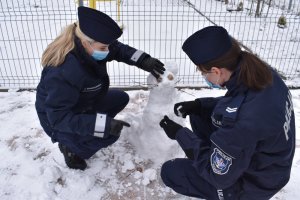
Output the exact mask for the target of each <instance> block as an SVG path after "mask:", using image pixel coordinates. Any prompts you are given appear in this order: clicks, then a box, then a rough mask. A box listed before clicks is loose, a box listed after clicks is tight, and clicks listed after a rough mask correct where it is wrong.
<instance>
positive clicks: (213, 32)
mask: <svg viewBox="0 0 300 200" xmlns="http://www.w3.org/2000/svg"><path fill="white" fill-rule="evenodd" d="M182 48H183V50H184V51H185V53H186V54H187V55H188V56H189V58H190V59H191V60H192V61H193V63H194V64H195V65H196V66H197V69H198V70H199V71H200V72H201V73H202V75H203V76H204V78H205V80H206V81H207V83H208V84H209V85H210V86H211V87H213V88H226V89H227V93H226V94H225V96H222V97H218V98H199V99H196V100H194V101H188V102H179V103H177V104H175V106H174V112H175V114H176V115H177V116H182V117H186V116H187V115H189V117H190V122H191V126H192V129H193V130H192V131H191V130H189V129H187V128H184V127H182V126H181V125H179V124H177V123H176V122H174V121H172V120H171V119H169V118H168V117H167V116H165V117H164V119H162V120H161V122H160V125H161V127H162V128H163V129H164V130H165V132H166V134H167V135H168V136H169V137H170V138H171V139H174V140H177V141H178V143H179V145H180V146H181V147H182V149H183V150H184V152H185V153H186V155H187V158H178V159H174V160H171V161H167V162H166V163H164V165H163V166H162V169H161V177H162V180H163V181H164V183H165V184H166V185H167V186H169V187H171V188H172V189H173V190H175V191H176V192H178V193H180V194H183V195H187V196H192V197H199V198H203V199H209V200H212V199H220V200H221V199H222V200H223V199H225V200H228V199H243V200H251V199H253V200H265V199H270V198H271V197H272V196H274V195H275V194H276V193H277V192H278V191H279V190H280V189H282V188H283V187H284V186H285V185H286V184H287V183H288V181H289V178H290V173H291V167H292V161H293V157H294V151H295V116H294V112H293V103H292V96H291V93H290V92H289V90H288V88H287V86H286V85H285V84H284V82H283V81H282V79H281V78H280V76H279V75H278V73H277V72H276V71H275V70H274V69H272V68H271V67H269V66H268V65H267V64H266V63H265V62H263V61H262V60H261V59H259V58H258V57H257V56H255V55H254V54H253V53H251V51H250V50H248V49H245V50H242V49H241V44H240V43H238V42H237V41H236V40H235V39H234V38H232V37H231V36H230V35H229V34H228V32H227V31H226V30H225V29H224V28H223V27H218V26H212V27H206V28H204V29H202V30H200V31H197V32H196V33H194V34H193V35H192V36H190V37H189V38H188V39H187V40H186V41H185V42H184V44H183V47H182Z"/></svg>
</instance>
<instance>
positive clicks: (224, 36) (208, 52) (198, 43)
mask: <svg viewBox="0 0 300 200" xmlns="http://www.w3.org/2000/svg"><path fill="white" fill-rule="evenodd" d="M231 46H232V42H231V37H230V35H229V34H228V32H227V31H226V29H225V28H223V27H221V26H208V27H206V28H203V29H201V30H199V31H197V32H196V33H194V34H193V35H191V36H190V37H189V38H188V39H186V40H185V42H184V43H183V45H182V50H183V51H184V52H185V53H186V54H187V55H188V57H189V58H190V59H191V60H192V61H193V63H194V64H195V65H200V64H205V63H208V62H210V61H212V60H214V59H216V58H219V57H221V56H222V55H224V54H225V53H226V52H227V51H228V50H229V49H230V48H231Z"/></svg>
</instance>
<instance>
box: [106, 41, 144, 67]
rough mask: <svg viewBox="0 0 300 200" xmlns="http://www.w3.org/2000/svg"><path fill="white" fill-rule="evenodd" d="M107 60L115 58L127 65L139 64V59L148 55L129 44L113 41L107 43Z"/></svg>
mask: <svg viewBox="0 0 300 200" xmlns="http://www.w3.org/2000/svg"><path fill="white" fill-rule="evenodd" d="M109 52H110V53H109V55H108V61H112V60H116V61H118V62H124V63H126V64H128V65H135V66H138V67H139V66H140V63H141V61H142V60H143V59H144V58H145V57H147V56H149V55H148V54H147V53H145V52H143V51H141V50H137V49H135V48H133V47H131V46H128V45H125V44H123V43H121V42H119V41H115V42H114V43H112V44H111V45H109Z"/></svg>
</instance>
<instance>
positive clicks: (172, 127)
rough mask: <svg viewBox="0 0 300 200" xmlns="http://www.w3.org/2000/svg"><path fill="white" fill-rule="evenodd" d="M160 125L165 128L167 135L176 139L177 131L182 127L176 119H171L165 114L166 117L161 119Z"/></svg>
mask: <svg viewBox="0 0 300 200" xmlns="http://www.w3.org/2000/svg"><path fill="white" fill-rule="evenodd" d="M159 125H160V126H161V127H162V128H163V129H164V131H165V132H166V134H167V136H168V137H169V138H170V139H172V140H174V139H175V137H176V133H177V131H178V130H179V129H181V128H182V126H181V125H179V124H177V123H175V122H174V121H172V120H170V119H169V117H168V116H166V115H165V116H164V118H163V119H162V120H161V121H160V123H159Z"/></svg>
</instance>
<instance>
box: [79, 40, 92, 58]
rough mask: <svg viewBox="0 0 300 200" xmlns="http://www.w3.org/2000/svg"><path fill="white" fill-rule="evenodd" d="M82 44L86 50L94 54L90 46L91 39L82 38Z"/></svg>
mask: <svg viewBox="0 0 300 200" xmlns="http://www.w3.org/2000/svg"><path fill="white" fill-rule="evenodd" d="M81 44H82V46H83V47H84V48H85V50H86V52H87V53H88V54H90V55H92V53H93V52H92V49H91V47H90V44H89V41H87V40H81Z"/></svg>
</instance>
